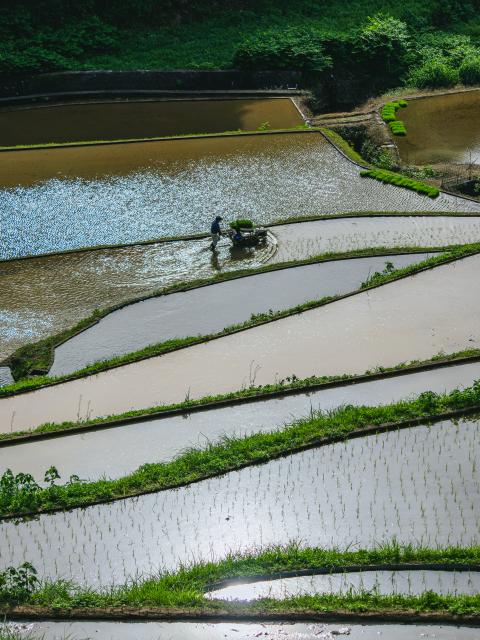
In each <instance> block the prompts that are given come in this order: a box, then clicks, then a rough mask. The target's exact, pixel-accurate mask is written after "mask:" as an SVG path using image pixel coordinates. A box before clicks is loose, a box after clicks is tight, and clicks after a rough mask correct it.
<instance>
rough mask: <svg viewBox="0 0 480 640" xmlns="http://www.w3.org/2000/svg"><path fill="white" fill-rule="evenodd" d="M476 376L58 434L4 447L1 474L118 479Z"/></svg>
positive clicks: (414, 380) (463, 373)
mask: <svg viewBox="0 0 480 640" xmlns="http://www.w3.org/2000/svg"><path fill="white" fill-rule="evenodd" d="M478 379H480V362H474V363H469V364H463V365H456V366H451V367H441V368H437V369H430V370H428V371H423V372H419V373H410V374H405V375H397V376H395V377H392V378H384V379H380V380H374V381H371V382H361V383H358V384H350V385H340V386H338V387H334V388H332V389H321V390H318V391H310V392H307V393H305V392H303V393H296V394H288V395H285V396H282V397H278V398H271V399H269V400H260V401H254V402H248V403H242V404H237V405H233V406H229V407H224V408H218V409H210V410H205V411H197V412H193V413H190V414H183V415H180V416H172V417H163V418H156V419H153V420H147V421H145V422H143V421H142V422H136V423H131V424H129V425H123V426H119V427H112V428H111V429H104V430H101V429H99V430H98V431H90V432H85V433H82V434H71V435H69V434H68V432H64V433H63V435H62V436H60V437H58V438H52V439H49V440H37V441H33V442H29V443H23V444H19V445H15V446H11V447H3V448H0V475H1V474H2V473H3V472H4V471H5V470H6V469H8V468H10V469H12V470H13V471H14V473H19V472H22V471H23V472H25V471H28V472H29V473H31V474H33V476H34V477H35V479H36V480H37V482H41V481H42V479H43V476H44V473H45V471H46V470H47V469H48V468H49V467H50V466H51V465H54V466H55V467H56V468H57V469H58V471H59V473H60V475H61V479H60V480H59V482H61V483H63V482H67V481H68V479H69V478H70V476H71V475H73V474H75V475H78V476H80V477H81V478H84V479H90V480H96V479H98V478H101V477H103V476H106V477H108V478H119V477H121V476H124V475H126V474H128V473H131V472H132V471H134V470H135V469H137V468H138V467H139V466H140V465H142V464H145V463H146V462H166V461H168V460H171V459H172V458H174V457H175V456H176V455H178V454H180V453H181V452H182V451H184V450H185V449H186V448H188V447H196V448H199V447H204V446H206V445H207V444H208V443H214V442H218V441H219V440H220V439H221V438H222V437H223V436H225V435H227V436H229V437H234V436H237V437H241V436H244V435H248V434H251V433H259V432H268V431H274V430H275V429H278V428H282V427H284V426H285V425H287V424H291V423H292V422H293V421H294V420H296V419H299V418H302V417H304V416H308V415H310V413H311V412H312V411H317V410H322V411H330V410H332V409H336V408H337V407H340V406H342V405H345V404H352V405H356V406H358V405H370V406H377V405H383V404H389V403H391V402H398V401H399V400H402V399H406V398H411V397H413V396H416V395H418V394H419V393H422V392H423V391H427V390H428V391H434V392H436V393H444V392H449V391H452V390H453V389H461V388H464V387H467V386H470V385H472V384H473V383H474V382H475V380H478Z"/></svg>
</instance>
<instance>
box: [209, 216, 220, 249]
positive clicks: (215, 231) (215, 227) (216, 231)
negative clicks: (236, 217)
mask: <svg viewBox="0 0 480 640" xmlns="http://www.w3.org/2000/svg"><path fill="white" fill-rule="evenodd" d="M222 220H223V218H222V217H221V216H217V217H216V218H215V220H214V221H213V222H212V226H211V227H210V235H211V236H212V244H211V245H210V249H211V251H216V250H217V243H218V241H219V240H220V237H221V235H222V230H221V228H220V222H222Z"/></svg>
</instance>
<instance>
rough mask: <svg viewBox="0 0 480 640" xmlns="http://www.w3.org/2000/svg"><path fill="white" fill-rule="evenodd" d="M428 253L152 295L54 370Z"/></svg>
mask: <svg viewBox="0 0 480 640" xmlns="http://www.w3.org/2000/svg"><path fill="white" fill-rule="evenodd" d="M427 257H429V254H425V253H423V254H410V255H400V256H386V257H378V258H361V259H354V260H342V261H335V262H326V263H322V264H312V265H306V266H302V267H294V268H291V269H281V270H279V271H274V272H270V273H263V274H260V275H256V276H250V277H247V278H240V279H238V280H233V281H230V282H221V283H218V284H215V285H212V286H209V287H202V288H200V289H193V290H190V291H185V292H179V293H174V294H171V295H168V296H161V297H158V298H152V299H150V300H145V301H143V302H139V303H136V304H133V305H129V306H127V307H124V308H123V309H119V310H118V311H115V312H114V313H112V314H110V315H109V316H107V317H105V318H103V319H102V320H100V322H99V323H98V324H96V325H94V326H93V327H91V328H90V329H87V330H86V331H84V332H83V333H81V334H79V335H77V336H75V337H73V338H72V339H70V340H69V341H68V342H65V343H63V344H62V345H60V346H59V347H58V348H57V349H56V350H55V359H54V362H53V365H52V368H51V370H50V375H53V376H58V375H64V374H67V373H71V372H73V371H76V370H78V369H81V368H83V367H85V366H86V365H87V364H90V363H92V362H95V361H99V360H106V359H108V358H111V357H113V356H116V355H122V354H125V353H129V352H132V351H136V350H138V349H142V348H143V347H146V346H148V345H150V344H154V343H158V342H164V341H166V340H170V339H172V338H182V337H186V336H196V335H206V334H209V333H216V332H218V331H221V330H222V329H224V328H225V327H229V326H232V325H235V324H239V323H241V322H245V321H246V320H249V319H250V318H251V316H252V315H254V314H259V313H268V312H269V310H270V311H280V310H282V309H289V308H291V307H294V306H296V305H299V304H302V303H305V302H307V301H308V300H320V299H321V298H323V297H325V296H333V295H339V294H344V293H348V292H349V291H354V290H355V289H358V288H360V286H361V284H362V282H363V281H365V280H367V279H368V277H369V276H371V275H372V274H374V273H375V272H376V271H383V270H384V269H385V266H386V264H387V263H390V264H392V265H394V266H395V268H401V267H405V266H407V265H410V264H413V263H415V262H420V261H422V260H424V259H425V258H427Z"/></svg>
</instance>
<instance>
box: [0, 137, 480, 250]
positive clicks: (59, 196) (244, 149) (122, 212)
mask: <svg viewBox="0 0 480 640" xmlns="http://www.w3.org/2000/svg"><path fill="white" fill-rule="evenodd" d="M0 176H1V179H0V186H1V187H3V189H2V190H0V226H1V228H2V244H1V247H0V258H2V257H3V258H13V257H18V256H24V255H35V254H40V253H46V252H52V251H62V250H65V249H72V248H78V247H84V246H94V245H103V244H120V243H126V242H135V241H139V240H146V239H149V238H158V237H162V236H170V237H171V236H178V235H184V234H189V233H196V232H202V231H208V230H209V228H210V223H211V221H212V219H213V217H214V216H215V215H221V216H223V217H224V218H225V220H226V221H228V220H232V219H235V218H251V219H254V220H255V221H256V222H257V223H261V224H267V223H270V222H274V221H277V220H280V219H284V218H288V217H297V216H298V217H304V216H315V215H324V214H328V213H336V212H345V211H372V210H373V211H378V210H387V211H423V210H425V211H452V212H480V203H475V202H472V201H469V200H465V199H462V198H458V197H455V196H450V195H446V194H441V195H440V196H439V197H438V198H437V199H435V200H432V199H430V198H427V197H425V196H420V195H418V194H416V193H414V192H413V191H409V190H407V189H402V188H400V187H396V186H392V185H384V184H381V183H379V182H376V181H375V180H370V179H365V178H361V177H360V172H359V168H358V166H356V165H354V164H353V163H351V162H350V161H349V160H347V159H346V158H345V157H343V156H342V155H341V154H340V153H339V152H338V151H337V150H336V149H335V148H334V147H333V146H332V145H331V144H330V143H329V142H327V141H326V140H325V139H324V138H323V137H322V136H321V135H320V134H319V133H315V132H308V131H304V132H298V133H291V134H285V135H280V134H270V135H245V136H233V137H218V138H197V139H190V140H187V139H183V140H170V141H162V142H143V143H133V144H119V145H106V146H95V147H82V148H73V149H72V148H63V149H46V150H33V151H31V150H30V151H11V152H10V151H7V152H3V153H1V154H0Z"/></svg>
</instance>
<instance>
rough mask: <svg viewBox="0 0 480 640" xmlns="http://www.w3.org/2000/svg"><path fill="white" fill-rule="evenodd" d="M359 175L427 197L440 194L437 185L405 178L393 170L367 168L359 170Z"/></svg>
mask: <svg viewBox="0 0 480 640" xmlns="http://www.w3.org/2000/svg"><path fill="white" fill-rule="evenodd" d="M360 175H361V176H362V177H364V178H373V179H374V180H378V181H379V182H384V183H385V184H393V185H395V186H397V187H403V188H405V189H410V190H411V191H416V192H417V193H419V194H421V195H425V196H428V197H429V198H438V196H439V195H440V189H438V188H437V187H432V186H431V185H429V184H426V183H425V182H420V181H419V180H413V179H412V178H407V177H405V176H402V175H400V174H398V173H393V171H386V170H385V169H369V170H365V171H361V172H360Z"/></svg>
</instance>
